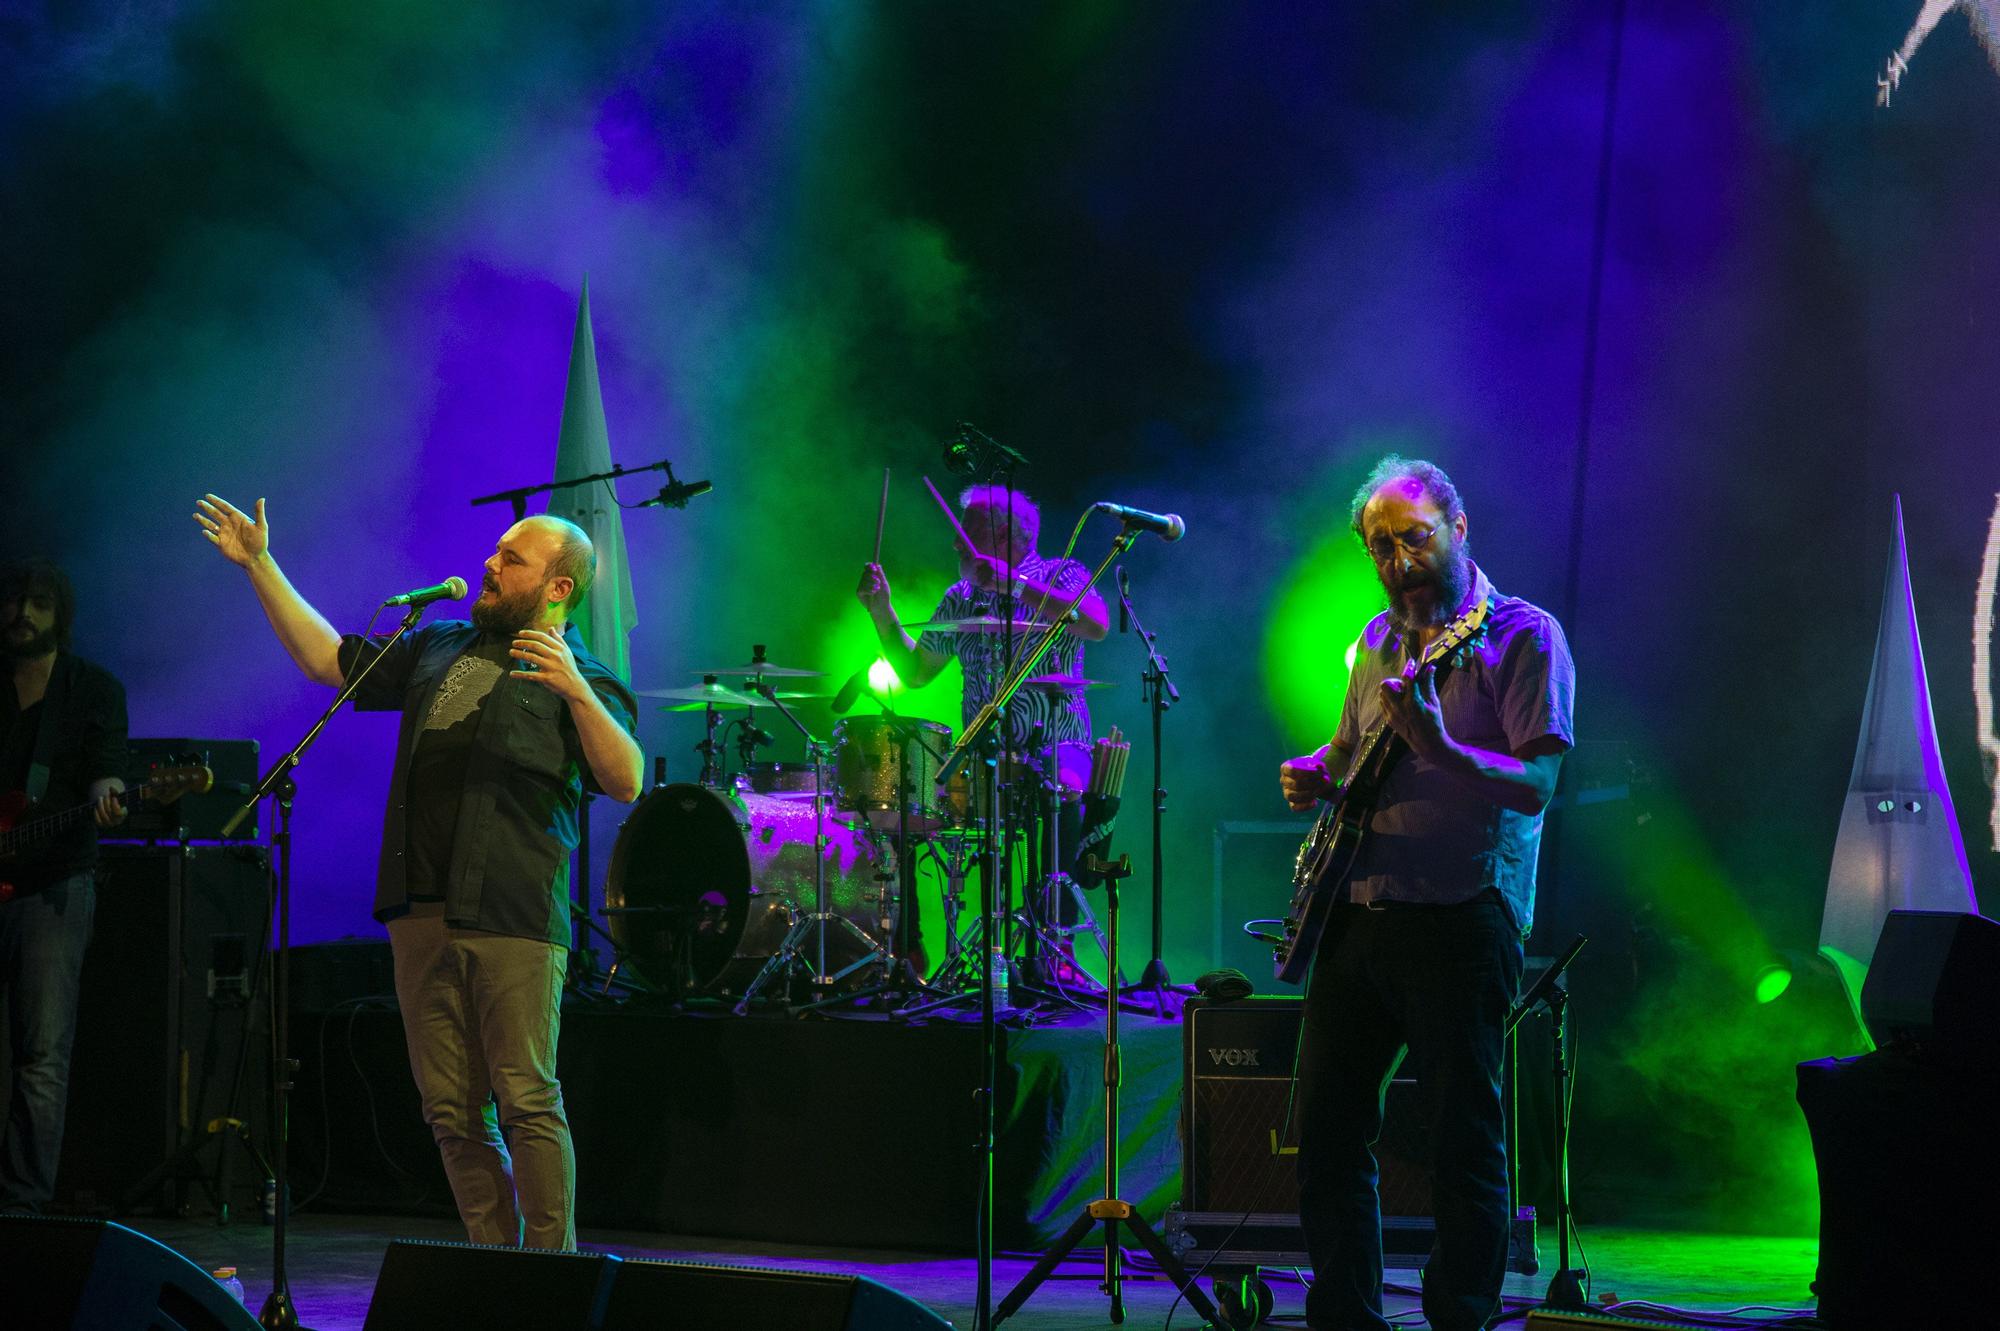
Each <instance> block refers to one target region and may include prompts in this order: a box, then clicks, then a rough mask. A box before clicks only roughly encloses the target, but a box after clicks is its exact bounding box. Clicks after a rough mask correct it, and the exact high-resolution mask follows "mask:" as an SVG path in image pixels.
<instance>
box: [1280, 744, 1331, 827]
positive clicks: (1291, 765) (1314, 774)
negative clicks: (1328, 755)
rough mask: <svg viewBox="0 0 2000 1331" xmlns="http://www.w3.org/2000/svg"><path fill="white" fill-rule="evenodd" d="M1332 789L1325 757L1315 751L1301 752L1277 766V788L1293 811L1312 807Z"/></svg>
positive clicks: (1296, 811)
mask: <svg viewBox="0 0 2000 1331" xmlns="http://www.w3.org/2000/svg"><path fill="white" fill-rule="evenodd" d="M1332 789H1333V781H1332V780H1331V778H1329V777H1328V776H1327V771H1326V759H1324V758H1322V757H1320V755H1318V754H1317V753H1308V754H1303V755H1301V756H1299V757H1297V758H1294V759H1292V760H1291V761H1290V762H1287V763H1280V764H1279V766H1278V790H1279V792H1280V793H1281V794H1283V795H1284V797H1285V803H1286V804H1288V805H1290V806H1291V807H1292V810H1293V812H1295V813H1298V812H1303V811H1305V810H1307V809H1310V808H1312V806H1313V805H1314V804H1316V803H1318V802H1319V801H1320V800H1321V799H1323V798H1325V796H1326V794H1327V793H1328V792H1329V791H1331V790H1332Z"/></svg>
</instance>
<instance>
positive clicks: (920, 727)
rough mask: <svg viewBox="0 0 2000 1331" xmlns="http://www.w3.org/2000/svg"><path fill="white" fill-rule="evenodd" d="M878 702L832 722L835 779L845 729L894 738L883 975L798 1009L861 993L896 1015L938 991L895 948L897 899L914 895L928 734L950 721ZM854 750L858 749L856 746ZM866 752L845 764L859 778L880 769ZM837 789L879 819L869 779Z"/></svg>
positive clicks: (883, 887)
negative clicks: (913, 756)
mask: <svg viewBox="0 0 2000 1331" xmlns="http://www.w3.org/2000/svg"><path fill="white" fill-rule="evenodd" d="M876 705H877V706H878V707H880V708H881V715H880V716H877V717H872V718H861V717H855V718H848V719H847V720H843V721H842V722H840V723H839V724H838V725H836V726H835V728H834V734H835V740H834V743H835V764H836V766H835V774H836V780H837V781H838V777H839V774H840V773H841V771H842V765H841V763H840V757H839V755H840V754H841V753H842V752H843V750H842V748H841V739H842V736H843V735H844V734H849V735H854V736H859V735H861V734H863V733H866V734H868V735H871V736H878V737H879V736H884V735H887V736H893V737H894V738H895V741H896V742H895V743H894V745H893V746H891V747H893V750H894V754H895V772H896V779H895V783H894V789H893V790H890V791H887V792H878V793H885V794H886V795H887V797H888V799H887V802H888V803H889V805H891V806H892V807H893V809H894V812H895V817H894V824H895V833H894V839H893V840H889V839H888V834H887V833H886V832H885V831H882V830H881V829H880V828H879V825H878V832H881V834H882V835H883V837H884V841H885V853H886V855H887V856H888V858H889V860H890V862H891V863H890V865H888V866H885V867H884V871H883V872H881V873H878V874H877V875H876V877H877V879H878V882H879V891H880V893H881V899H880V905H881V911H882V919H883V922H884V924H883V936H884V937H885V938H886V939H887V940H888V947H887V954H886V956H885V957H884V965H883V970H882V974H881V977H880V978H879V979H878V980H877V981H876V983H874V984H872V985H870V986H868V987H867V988H865V989H861V990H859V991H857V992H855V993H852V994H843V995H840V996H838V997H835V998H828V999H822V1000H821V1001H819V1002H816V1003H810V1004H807V1005H806V1006H805V1007H803V1008H801V1009H800V1011H802V1012H810V1011H813V1010H815V1009H818V1008H822V1007H827V1006H830V1005H832V1004H834V1003H856V1002H860V1001H862V1000H864V999H870V998H878V997H880V998H883V999H885V1000H886V1001H887V1004H888V1006H889V1007H890V1009H891V1011H890V1015H891V1016H894V1015H895V1012H896V1008H895V1004H897V1003H903V1002H907V1001H911V1000H914V999H916V998H918V997H921V996H926V995H932V994H936V993H937V992H938V991H937V990H936V989H934V988H933V987H932V986H931V985H930V984H928V983H927V982H926V981H925V980H924V978H923V977H922V976H921V975H919V974H918V973H917V971H916V968H915V967H914V966H912V965H911V964H910V961H909V958H908V955H907V950H906V951H904V952H899V951H898V948H899V943H900V940H899V935H900V934H901V933H902V928H901V926H902V924H903V921H904V918H905V917H904V915H903V914H902V911H901V905H902V903H903V901H905V900H914V899H915V892H916V873H915V861H914V858H913V857H912V856H910V855H909V854H908V853H907V852H908V848H909V847H910V846H911V845H912V844H913V839H914V840H915V842H916V843H917V844H921V838H917V837H916V835H915V834H916V830H917V829H916V828H915V827H914V826H913V824H912V822H911V812H912V810H913V809H915V808H917V807H919V806H918V805H917V802H916V796H917V792H918V791H920V790H922V789H924V788H925V785H924V784H923V783H925V782H928V779H929V776H930V774H931V772H933V771H934V770H935V762H936V757H937V750H936V749H934V748H932V747H931V744H930V743H929V740H930V738H932V735H933V732H935V731H939V730H942V731H943V732H944V734H945V736H946V738H947V740H948V739H949V737H950V735H951V730H950V728H949V727H945V726H939V725H937V724H935V723H933V722H929V721H918V720H914V719H911V718H907V717H902V716H898V715H897V714H896V713H895V711H894V710H892V709H891V708H890V707H889V705H888V704H887V703H885V702H883V701H882V700H881V699H880V698H879V697H878V698H877V699H876ZM848 720H852V721H855V722H857V723H858V722H862V721H873V722H876V723H877V724H876V725H875V726H873V727H867V726H860V725H857V726H856V727H855V728H854V729H853V730H852V731H843V730H842V728H841V727H843V726H846V725H847V723H848ZM913 748H914V749H916V750H917V751H918V752H919V753H921V754H922V755H923V761H921V762H920V763H919V764H918V770H919V771H920V773H921V774H922V775H921V776H920V777H918V778H916V779H914V780H913V778H912V774H911V771H910V766H911V764H910V761H909V756H910V751H911V750H912V749H913ZM855 751H856V752H860V750H859V749H858V748H857V749H856V750H855ZM870 752H872V754H873V756H874V757H875V758H876V760H877V762H876V763H875V765H874V766H873V767H870V766H869V765H868V764H865V763H860V762H857V763H854V764H849V765H848V766H849V767H850V768H854V769H859V770H851V771H850V772H849V776H850V778H851V779H852V780H854V781H856V782H862V778H863V776H864V775H866V776H871V777H872V776H875V775H879V769H880V761H879V760H880V757H881V754H880V752H879V748H878V749H876V750H871V751H870ZM840 789H841V790H842V800H841V807H842V808H844V809H849V810H850V811H855V812H861V813H862V815H863V817H864V819H866V820H868V821H869V822H870V823H871V825H877V824H879V821H880V820H881V816H882V811H881V810H880V808H879V807H871V805H870V803H869V801H868V800H866V799H864V798H862V797H863V796H864V795H866V794H869V793H871V792H872V791H873V782H872V781H870V782H863V783H862V788H855V789H853V790H852V793H853V795H854V798H853V799H852V800H850V799H849V798H848V797H847V796H848V794H849V792H850V787H849V786H848V785H847V784H845V783H842V784H841V785H840ZM932 789H934V787H932ZM892 883H894V884H897V885H898V887H899V889H900V893H907V894H908V896H907V897H903V896H901V895H899V894H892V892H891V889H890V885H891V884H892ZM892 901H894V902H895V904H896V907H897V909H896V910H895V911H894V913H893V914H892V912H891V903H892ZM909 945H910V947H912V948H913V947H914V946H915V940H909Z"/></svg>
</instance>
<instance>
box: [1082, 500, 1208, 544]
mask: <svg viewBox="0 0 2000 1331" xmlns="http://www.w3.org/2000/svg"><path fill="white" fill-rule="evenodd" d="M1091 507H1092V508H1093V509H1095V510H1097V511H1098V512H1099V513H1109V514H1110V515H1111V516H1112V517H1114V518H1117V519H1118V520H1119V521H1120V522H1122V523H1124V524H1125V525H1126V526H1128V527H1137V528H1138V529H1139V530H1141V531H1149V532H1151V533H1153V535H1155V536H1157V537H1159V538H1160V539H1161V540H1163V541H1178V540H1179V539H1180V538H1181V537H1183V536H1185V535H1187V524H1186V523H1185V522H1182V521H1181V515H1180V514H1178V513H1148V512H1147V511H1146V510H1145V509H1143V508H1127V507H1125V505H1123V504H1092V505H1091Z"/></svg>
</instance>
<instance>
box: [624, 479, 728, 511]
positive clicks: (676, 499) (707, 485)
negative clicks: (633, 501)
mask: <svg viewBox="0 0 2000 1331" xmlns="http://www.w3.org/2000/svg"><path fill="white" fill-rule="evenodd" d="M714 488H715V484H714V482H712V481H668V482H667V483H666V484H665V485H663V486H661V487H660V492H659V493H658V494H656V495H654V496H653V497H652V498H651V499H642V500H640V501H639V502H638V504H637V505H635V507H638V508H686V507H687V502H688V500H690V499H692V498H694V497H695V496H696V495H705V494H707V493H708V492H709V491H710V490H713V489H714Z"/></svg>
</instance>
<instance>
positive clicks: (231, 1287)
mask: <svg viewBox="0 0 2000 1331" xmlns="http://www.w3.org/2000/svg"><path fill="white" fill-rule="evenodd" d="M208 1274H209V1275H210V1276H212V1277H213V1278H214V1280H215V1283H216V1284H218V1285H220V1286H222V1287H223V1288H224V1289H226V1290H228V1291H229V1292H230V1294H231V1295H232V1296H233V1297H234V1298H235V1299H236V1301H237V1302H238V1303H241V1302H243V1282H242V1281H240V1280H238V1279H237V1278H236V1268H235V1267H233V1266H218V1267H216V1268H215V1269H214V1270H213V1271H210V1272H209V1273H208Z"/></svg>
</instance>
